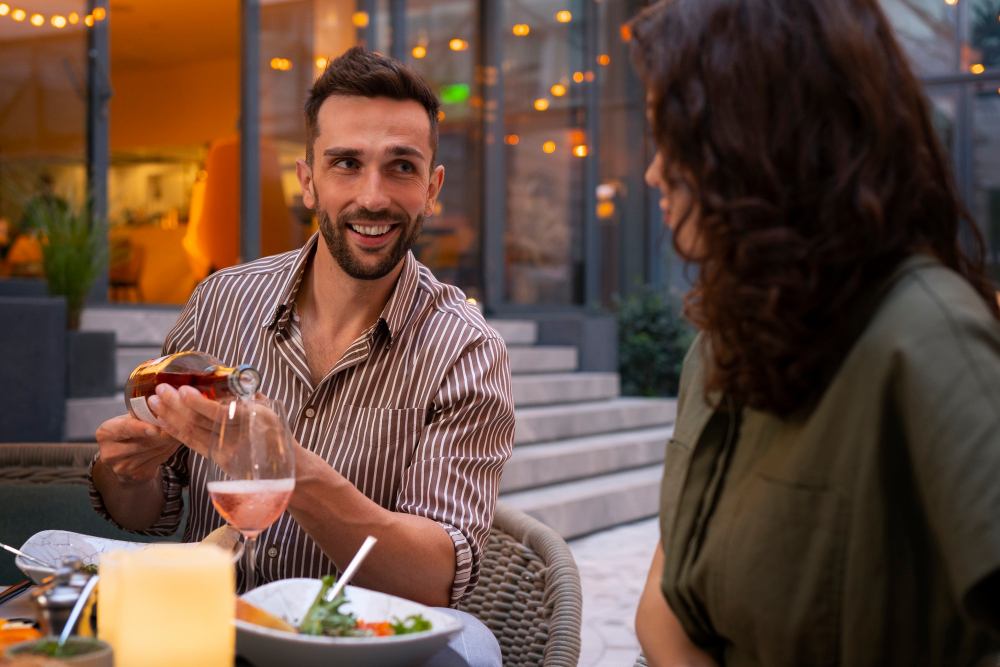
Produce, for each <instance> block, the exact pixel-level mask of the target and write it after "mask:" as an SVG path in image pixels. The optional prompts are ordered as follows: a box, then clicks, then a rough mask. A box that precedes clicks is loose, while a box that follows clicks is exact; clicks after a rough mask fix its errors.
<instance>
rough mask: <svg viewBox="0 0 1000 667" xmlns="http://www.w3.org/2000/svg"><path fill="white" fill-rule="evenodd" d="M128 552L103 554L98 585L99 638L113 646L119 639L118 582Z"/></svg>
mask: <svg viewBox="0 0 1000 667" xmlns="http://www.w3.org/2000/svg"><path fill="white" fill-rule="evenodd" d="M128 553H129V552H127V551H109V552H108V553H104V554H101V560H100V565H99V572H100V575H101V580H100V581H99V582H98V584H97V637H98V638H99V639H103V640H104V641H106V642H107V643H109V644H111V645H112V646H114V645H115V639H116V637H117V629H118V628H117V625H116V624H117V622H118V598H117V596H118V590H119V589H118V581H119V577H120V576H121V567H122V561H123V560H124V558H125V557H126V556H128Z"/></svg>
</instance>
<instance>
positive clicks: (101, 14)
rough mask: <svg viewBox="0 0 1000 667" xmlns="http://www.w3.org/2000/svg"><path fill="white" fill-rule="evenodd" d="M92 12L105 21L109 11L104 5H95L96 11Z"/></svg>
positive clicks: (99, 19) (95, 16)
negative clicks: (106, 10) (105, 9)
mask: <svg viewBox="0 0 1000 667" xmlns="http://www.w3.org/2000/svg"><path fill="white" fill-rule="evenodd" d="M91 13H92V14H93V15H94V18H95V19H97V20H98V21H103V20H104V17H105V16H107V13H106V12H105V11H104V7H94V11H93V12H91Z"/></svg>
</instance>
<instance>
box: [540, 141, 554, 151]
mask: <svg viewBox="0 0 1000 667" xmlns="http://www.w3.org/2000/svg"><path fill="white" fill-rule="evenodd" d="M542 150H543V151H545V152H546V153H555V152H556V142H554V141H546V142H545V143H544V144H542Z"/></svg>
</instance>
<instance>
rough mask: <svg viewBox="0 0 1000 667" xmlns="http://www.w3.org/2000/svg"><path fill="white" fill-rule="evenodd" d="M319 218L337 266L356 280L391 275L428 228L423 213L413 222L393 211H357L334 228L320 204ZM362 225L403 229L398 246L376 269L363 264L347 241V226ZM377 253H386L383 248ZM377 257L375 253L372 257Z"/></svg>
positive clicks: (393, 248)
mask: <svg viewBox="0 0 1000 667" xmlns="http://www.w3.org/2000/svg"><path fill="white" fill-rule="evenodd" d="M316 218H317V220H318V222H319V230H320V232H322V234H323V240H325V241H326V247H327V248H328V249H329V250H330V254H331V255H333V258H334V259H335V260H337V264H339V265H340V268H341V269H343V270H344V273H346V274H347V275H349V276H350V277H352V278H355V279H356V280H378V279H379V278H384V277H385V276H387V275H389V273H391V272H392V270H393V269H394V268H396V265H397V264H399V262H400V260H402V259H403V257H404V256H405V255H406V253H407V252H408V251H409V249H410V248H411V247H412V246H413V243H414V242H415V241H416V240H417V237H418V236H420V230H421V228H422V227H423V225H424V215H423V213H420V214H419V215H417V217H416V219H414V220H412V221H411V220H410V219H409V217H407V215H406V214H405V213H394V212H392V211H390V210H382V211H369V210H368V209H366V208H359V209H356V210H354V211H349V212H346V213H341V214H340V215H338V216H337V224H336V225H335V224H333V222H332V221H331V220H330V215H329V214H328V213H327V212H326V210H325V209H324V208H322V207H321V206H319V205H318V204H317V206H316ZM359 222H380V223H383V224H398V225H399V227H400V228H401V229H400V233H399V235H398V236H397V237H396V242H395V243H394V244H392V246H390V248H389V253H388V254H387V255H386V256H385V257H383V258H382V259H381V260H379V262H378V263H377V264H375V266H367V265H366V264H364V263H363V262H361V261H360V260H359V259H358V258H357V257H356V256H355V254H354V251H353V250H352V249H351V244H350V242H349V241H348V239H347V225H349V224H351V223H359ZM360 250H361V252H362V253H364V252H368V251H366V250H365V248H363V247H362V248H361V249H360ZM375 252H383V250H382V249H381V248H379V249H378V251H375ZM372 254H374V252H373V253H372Z"/></svg>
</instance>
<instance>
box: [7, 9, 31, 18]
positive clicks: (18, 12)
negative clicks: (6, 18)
mask: <svg viewBox="0 0 1000 667" xmlns="http://www.w3.org/2000/svg"><path fill="white" fill-rule="evenodd" d="M26 16H27V14H26V13H25V11H24V10H23V9H15V10H14V13H13V14H11V15H10V17H11V18H12V19H14V20H15V21H23V20H24V17H26Z"/></svg>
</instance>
